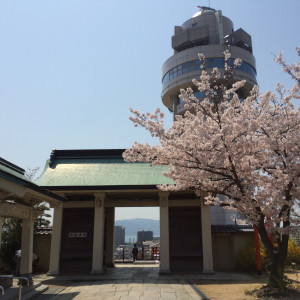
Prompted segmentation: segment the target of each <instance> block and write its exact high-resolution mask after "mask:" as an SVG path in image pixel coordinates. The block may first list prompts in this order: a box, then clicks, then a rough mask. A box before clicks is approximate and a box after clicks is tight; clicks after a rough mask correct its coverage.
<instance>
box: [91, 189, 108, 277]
mask: <svg viewBox="0 0 300 300" xmlns="http://www.w3.org/2000/svg"><path fill="white" fill-rule="evenodd" d="M104 200H105V193H95V216H94V239H93V259H92V271H91V274H103V273H104V268H103V256H104V224H105V211H104Z"/></svg>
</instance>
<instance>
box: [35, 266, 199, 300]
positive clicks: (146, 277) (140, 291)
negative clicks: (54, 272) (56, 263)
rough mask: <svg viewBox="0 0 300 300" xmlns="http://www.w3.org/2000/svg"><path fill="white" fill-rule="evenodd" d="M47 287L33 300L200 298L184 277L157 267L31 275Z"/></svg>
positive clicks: (192, 299)
mask: <svg viewBox="0 0 300 300" xmlns="http://www.w3.org/2000/svg"><path fill="white" fill-rule="evenodd" d="M34 280H35V281H40V282H42V283H43V284H46V285H48V286H49V290H48V291H47V292H45V293H44V294H42V295H40V296H38V297H37V298H36V300H48V299H49V300H50V299H51V300H71V299H72V300H73V299H78V300H80V299H83V300H89V299H96V300H98V299H99V300H104V299H105V300H116V299H118V300H127V299H128V300H129V299H130V300H144V299H145V300H152V299H156V300H157V299H165V300H168V299H182V300H184V299H190V300H196V299H197V300H198V299H201V297H200V296H199V295H198V294H197V293H196V292H195V291H194V289H193V288H192V286H191V285H190V284H189V283H188V281H187V280H185V278H182V277H181V278H174V276H172V275H159V265H158V264H141V263H138V264H134V265H133V264H120V265H119V264H116V267H115V268H110V269H107V271H106V272H105V274H103V275H75V276H74V275H72V276H57V277H51V276H46V275H45V274H42V275H40V276H35V279H34Z"/></svg>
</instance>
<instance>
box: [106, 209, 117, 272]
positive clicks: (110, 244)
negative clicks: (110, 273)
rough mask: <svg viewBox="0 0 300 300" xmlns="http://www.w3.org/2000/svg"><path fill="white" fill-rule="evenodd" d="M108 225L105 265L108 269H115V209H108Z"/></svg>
mask: <svg viewBox="0 0 300 300" xmlns="http://www.w3.org/2000/svg"><path fill="white" fill-rule="evenodd" d="M106 213H107V223H106V249H105V264H106V266H107V267H110V268H112V267H114V266H115V261H114V241H115V208H114V207H108V208H106Z"/></svg>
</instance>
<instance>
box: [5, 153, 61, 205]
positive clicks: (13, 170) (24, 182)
mask: <svg viewBox="0 0 300 300" xmlns="http://www.w3.org/2000/svg"><path fill="white" fill-rule="evenodd" d="M0 178H2V179H4V180H7V181H9V182H12V183H15V184H17V185H19V186H22V187H25V188H28V189H31V190H33V191H36V192H38V193H41V194H43V195H46V196H49V197H51V198H53V199H56V200H59V201H64V200H65V198H63V197H61V196H59V195H56V194H54V193H52V192H50V191H49V190H47V189H44V188H42V187H40V186H38V185H37V184H35V183H33V182H32V181H30V180H29V179H28V178H27V177H26V176H25V170H24V169H22V168H20V167H18V166H16V165H14V164H12V163H11V162H9V161H7V160H5V159H3V158H1V157H0Z"/></svg>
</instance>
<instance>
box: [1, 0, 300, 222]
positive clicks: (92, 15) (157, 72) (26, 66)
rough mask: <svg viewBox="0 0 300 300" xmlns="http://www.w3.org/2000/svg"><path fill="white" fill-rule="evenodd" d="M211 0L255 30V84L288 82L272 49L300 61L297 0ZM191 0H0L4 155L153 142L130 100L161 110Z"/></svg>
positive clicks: (39, 158) (38, 159)
mask: <svg viewBox="0 0 300 300" xmlns="http://www.w3.org/2000/svg"><path fill="white" fill-rule="evenodd" d="M210 2H211V3H210V5H211V7H213V8H215V9H221V10H222V11H223V15H224V16H227V17H229V18H230V19H231V20H232V21H233V23H234V26H235V29H238V28H239V27H242V28H243V29H244V30H246V31H247V32H248V33H249V34H250V35H251V36H252V42H253V50H254V55H255V57H256V63H257V73H258V77H257V79H258V82H259V85H260V89H261V91H265V90H269V89H273V88H274V86H275V84H276V82H278V81H280V82H283V83H285V84H287V85H289V84H290V81H289V79H288V77H287V76H286V75H285V74H283V73H282V71H281V69H280V67H279V66H278V65H276V63H275V62H273V61H272V59H273V55H272V53H274V54H277V53H278V52H279V51H283V52H284V55H285V57H286V59H287V61H289V62H295V61H296V60H297V57H296V55H295V51H294V49H295V47H296V46H300V36H299V13H300V1H299V0H286V1H282V0H281V1H279V0H251V1H250V0H249V1H245V0H244V1H242V0H227V1H224V0H211V1H210ZM197 5H208V1H195V0H185V1H182V0H181V1H179V0H172V1H171V0H152V1H145V0H128V1H124V0H123V1H121V0H115V1H113V0H110V1H100V0H63V1H61V0H60V1H59V0H57V1H55V0H51V1H47V0H44V1H40V0H31V1H30V0H28V1H27V0H23V1H21V0H19V1H16V0H10V1H1V2H0V39H1V47H0V107H1V118H0V128H1V131H0V140H1V148H0V149H1V151H0V156H1V157H3V158H5V159H7V160H9V161H11V162H13V163H15V164H17V165H19V166H21V167H23V168H25V169H26V168H27V167H31V168H33V167H35V166H40V167H41V169H43V167H44V165H45V161H46V160H47V159H48V158H49V156H50V152H51V150H52V149H54V148H55V149H89V148H95V149H102V148H127V147H130V146H131V145H132V143H133V142H134V141H139V142H146V141H151V138H150V136H149V135H147V134H146V133H145V132H144V131H143V130H142V129H137V128H135V127H134V126H133V125H132V124H131V122H130V121H129V120H128V117H129V107H133V108H136V109H139V110H141V111H154V110H155V108H156V107H161V108H163V105H162V103H161V97H160V93H161V75H162V74H161V67H162V64H163V63H164V61H165V60H166V59H167V58H168V57H170V56H171V55H172V49H171V36H172V34H173V30H174V26H175V25H181V24H182V23H183V22H184V21H186V20H187V19H189V18H190V17H192V15H193V14H194V13H195V12H196V11H197V10H198V8H197ZM164 111H165V113H166V115H168V118H167V122H168V124H170V123H171V119H172V118H171V114H170V113H169V112H168V111H167V110H166V109H164ZM131 211H132V210H131ZM149 213H150V210H149ZM122 214H123V215H124V216H125V217H127V216H130V215H129V213H126V212H125V213H122ZM156 214H157V211H156ZM136 216H137V217H141V215H140V214H139V215H136ZM130 217H131V216H130ZM120 218H121V217H120ZM122 218H123V217H122ZM155 218H158V214H157V217H155Z"/></svg>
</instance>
